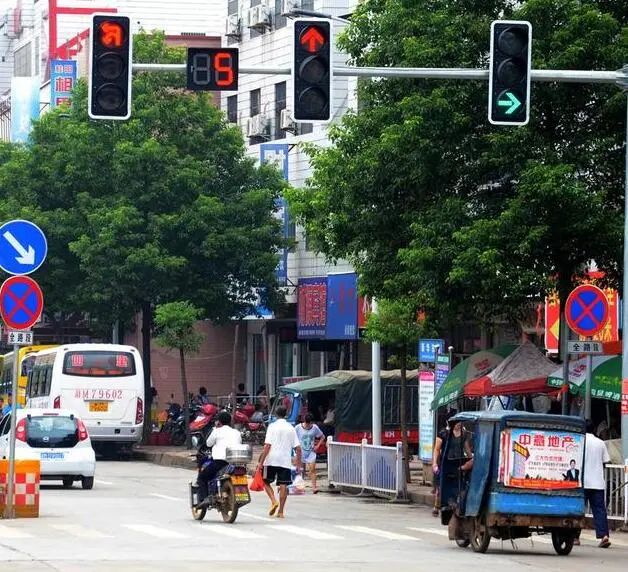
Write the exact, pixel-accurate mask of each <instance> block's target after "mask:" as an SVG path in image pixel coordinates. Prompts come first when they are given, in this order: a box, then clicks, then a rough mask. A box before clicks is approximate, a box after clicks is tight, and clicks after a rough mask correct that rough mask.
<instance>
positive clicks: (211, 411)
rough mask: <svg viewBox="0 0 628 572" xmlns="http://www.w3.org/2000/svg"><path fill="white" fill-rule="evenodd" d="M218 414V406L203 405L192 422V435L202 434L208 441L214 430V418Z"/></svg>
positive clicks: (211, 404)
mask: <svg viewBox="0 0 628 572" xmlns="http://www.w3.org/2000/svg"><path fill="white" fill-rule="evenodd" d="M217 413H218V406H217V405H214V404H213V403H205V404H204V405H201V407H200V409H199V410H198V413H197V414H196V417H195V418H194V420H192V421H190V433H200V434H201V435H202V436H203V439H207V437H209V434H210V433H211V432H212V429H213V428H214V418H215V417H216V414H217Z"/></svg>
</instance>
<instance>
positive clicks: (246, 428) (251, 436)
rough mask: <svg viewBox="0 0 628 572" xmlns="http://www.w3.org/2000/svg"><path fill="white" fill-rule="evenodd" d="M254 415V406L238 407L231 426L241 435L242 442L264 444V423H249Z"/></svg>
mask: <svg viewBox="0 0 628 572" xmlns="http://www.w3.org/2000/svg"><path fill="white" fill-rule="evenodd" d="M253 413H255V406H254V405H250V404H247V405H243V406H242V407H238V408H237V409H236V411H235V413H234V414H233V426H234V427H235V428H236V429H237V430H238V431H240V433H241V434H242V442H244V443H257V444H259V445H263V444H264V439H265V437H266V423H265V422H263V421H251V417H252V415H253Z"/></svg>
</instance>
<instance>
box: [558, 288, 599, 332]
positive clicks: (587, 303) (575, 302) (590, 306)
mask: <svg viewBox="0 0 628 572" xmlns="http://www.w3.org/2000/svg"><path fill="white" fill-rule="evenodd" d="M565 317H566V318H567V324H568V325H569V327H570V328H571V329H572V330H573V331H574V332H576V334H579V335H581V336H586V337H590V336H594V335H595V334H597V333H598V332H599V331H601V330H602V329H603V328H604V326H605V325H606V322H607V321H608V299H607V298H606V294H604V292H603V291H602V290H601V289H600V288H598V287H597V286H593V285H592V284H583V285H582V286H578V287H577V288H575V289H574V290H572V291H571V294H569V297H568V298H567V302H566V303H565Z"/></svg>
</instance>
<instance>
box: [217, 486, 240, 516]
mask: <svg viewBox="0 0 628 572" xmlns="http://www.w3.org/2000/svg"><path fill="white" fill-rule="evenodd" d="M220 497H221V499H220V500H221V503H220V514H222V520H224V521H225V522H226V523H229V524H232V523H234V522H235V520H236V518H238V505H237V504H236V500H235V489H234V488H233V485H232V484H231V481H224V482H223V483H222V486H221V487H220Z"/></svg>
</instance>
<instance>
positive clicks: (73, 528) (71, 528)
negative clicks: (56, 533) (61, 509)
mask: <svg viewBox="0 0 628 572" xmlns="http://www.w3.org/2000/svg"><path fill="white" fill-rule="evenodd" d="M50 526H51V527H52V528H54V529H56V530H60V531H62V532H65V533H67V534H71V535H72V536H76V537H78V538H113V536H110V535H108V534H103V533H102V532H99V531H98V530H93V529H91V528H85V527H83V526H80V525H78V524H51V525H50Z"/></svg>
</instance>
